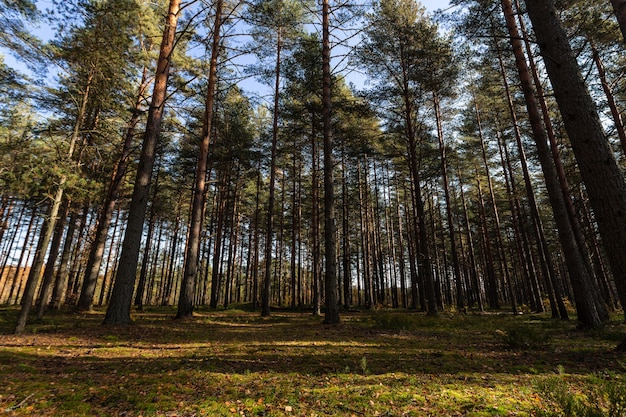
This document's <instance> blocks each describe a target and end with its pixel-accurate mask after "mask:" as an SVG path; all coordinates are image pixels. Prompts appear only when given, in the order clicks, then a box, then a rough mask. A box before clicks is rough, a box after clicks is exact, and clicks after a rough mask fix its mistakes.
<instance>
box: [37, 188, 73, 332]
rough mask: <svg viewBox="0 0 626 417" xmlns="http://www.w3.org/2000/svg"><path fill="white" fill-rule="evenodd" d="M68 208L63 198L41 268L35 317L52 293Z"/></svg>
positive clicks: (67, 202) (40, 314) (40, 315)
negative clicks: (41, 275) (46, 257)
mask: <svg viewBox="0 0 626 417" xmlns="http://www.w3.org/2000/svg"><path fill="white" fill-rule="evenodd" d="M69 209H70V202H69V201H67V200H65V201H64V203H63V204H62V208H61V210H60V216H59V219H58V220H57V224H56V226H55V228H54V235H53V236H52V242H51V244H50V252H49V254H48V259H47V260H46V267H45V268H44V270H43V282H42V284H41V290H40V291H39V301H38V303H37V304H38V305H37V319H39V320H41V319H42V318H43V315H44V313H45V312H46V309H47V308H48V300H49V299H50V296H51V294H52V287H53V286H54V267H55V265H56V261H57V258H58V256H59V250H60V249H61V241H62V240H63V233H64V231H65V221H66V219H67V214H68V212H69Z"/></svg>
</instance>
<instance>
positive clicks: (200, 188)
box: [176, 0, 223, 319]
mask: <svg viewBox="0 0 626 417" xmlns="http://www.w3.org/2000/svg"><path fill="white" fill-rule="evenodd" d="M222 5H223V1H222V0H217V2H216V3H215V23H214V24H213V42H212V45H211V62H210V64H209V81H208V86H207V95H206V102H205V105H204V118H203V120H202V138H201V139H200V149H199V154H198V163H197V165H196V179H195V184H194V190H193V200H192V203H191V206H192V207H191V219H190V221H189V232H188V237H187V245H186V253H185V266H184V269H183V278H182V284H181V287H180V298H179V299H178V312H177V313H176V318H177V319H184V318H188V317H191V316H192V315H193V308H194V304H195V303H194V298H195V294H196V280H197V274H198V260H199V254H200V235H201V233H202V223H203V218H204V206H205V199H206V190H205V188H206V179H207V167H208V161H209V143H210V140H211V124H212V121H213V108H214V102H215V97H214V96H215V85H216V83H217V58H218V56H219V51H220V32H221V25H222V19H223V17H222Z"/></svg>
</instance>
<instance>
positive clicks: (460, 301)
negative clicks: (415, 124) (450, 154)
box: [433, 93, 465, 311]
mask: <svg viewBox="0 0 626 417" xmlns="http://www.w3.org/2000/svg"><path fill="white" fill-rule="evenodd" d="M433 103H434V106H435V118H436V122H437V137H438V139H439V155H440V156H441V175H442V179H443V191H444V197H445V200H446V219H447V221H448V236H449V238H450V252H451V255H452V269H453V271H454V281H455V283H456V307H457V309H458V311H462V310H463V309H464V308H465V300H464V298H463V292H462V291H463V285H462V284H461V280H462V277H461V266H460V263H459V254H458V251H457V247H456V232H455V226H454V221H453V219H452V204H451V202H450V184H449V181H448V166H447V165H448V163H447V159H446V146H445V144H444V140H443V126H442V123H441V114H440V105H439V96H438V95H437V94H436V93H433Z"/></svg>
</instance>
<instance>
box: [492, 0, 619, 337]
mask: <svg viewBox="0 0 626 417" xmlns="http://www.w3.org/2000/svg"><path fill="white" fill-rule="evenodd" d="M501 3H502V7H503V12H504V15H505V18H506V21H507V28H508V30H509V34H510V36H511V39H510V40H511V44H512V46H513V51H514V53H515V57H516V65H517V68H518V72H519V75H520V81H521V83H522V89H523V92H524V97H525V100H526V106H527V110H528V114H529V119H530V124H531V128H532V130H533V136H534V138H535V143H536V144H537V153H538V156H539V160H540V162H541V166H542V170H543V172H544V178H545V181H546V187H547V190H548V196H549V198H550V203H551V205H552V208H553V214H554V219H555V222H556V224H557V229H558V234H559V240H560V242H561V244H562V246H563V251H564V256H565V260H566V263H567V268H568V272H569V274H570V279H571V281H572V286H573V288H574V293H575V298H576V307H577V311H578V320H579V322H580V323H581V324H582V325H583V326H589V327H597V326H600V325H601V324H602V317H601V315H600V311H599V306H598V305H597V300H596V299H595V297H593V294H594V292H596V293H597V289H596V288H594V287H593V285H594V284H593V283H592V282H591V279H590V277H589V274H588V273H587V268H586V265H585V262H584V261H583V259H582V253H581V251H580V248H579V247H578V245H577V242H576V238H575V236H574V233H573V231H572V227H571V222H570V219H569V217H568V213H567V209H566V206H565V202H564V197H563V193H562V190H561V187H560V184H559V183H558V179H557V174H556V169H555V167H554V161H553V160H552V156H551V151H550V149H549V147H548V141H547V135H546V131H545V128H544V126H543V122H542V119H541V112H540V110H539V106H538V104H537V100H536V97H535V91H534V88H533V86H532V80H531V77H530V72H529V68H528V65H527V63H526V60H525V57H524V54H523V51H522V48H523V45H522V41H521V39H520V36H519V32H518V30H517V25H516V22H515V17H514V14H513V7H512V3H511V0H502V2H501ZM527 3H528V4H527V7H528V9H529V11H530V9H531V8H535V10H534V12H535V13H541V16H537V15H534V17H535V19H538V20H539V21H541V22H542V23H543V24H544V27H541V29H543V30H544V31H546V32H549V33H551V35H552V36H546V38H545V39H542V40H540V41H539V43H540V47H541V49H542V52H544V56H558V57H560V58H561V59H560V61H564V62H565V61H567V56H566V55H567V51H565V50H564V49H560V50H558V51H554V50H552V49H550V48H549V49H550V50H549V51H548V50H544V49H545V48H546V46H545V45H546V43H545V42H546V40H547V39H549V38H551V37H552V40H554V36H559V37H561V38H560V39H557V40H556V42H561V40H562V41H564V42H565V44H566V45H567V48H568V49H569V44H568V43H567V37H566V35H565V32H564V31H563V30H562V27H561V26H560V22H559V21H558V19H556V15H555V14H553V15H552V18H551V17H550V12H549V10H548V9H545V8H544V6H538V2H536V0H535V1H534V2H531V1H528V2H527ZM547 3H552V2H551V1H546V4H547ZM531 4H532V6H531ZM542 4H543V3H542ZM539 9H540V10H541V12H538V10H539ZM544 13H545V15H544ZM552 13H555V10H554V9H553V10H552ZM532 16H533V15H532V14H531V17H532ZM548 26H550V27H548ZM553 26H556V27H558V28H559V29H560V32H559V33H554V32H553V31H554V30H555V28H554V27H553ZM541 29H540V30H537V28H536V29H535V31H536V34H537V36H538V37H540V34H541V33H542V32H541ZM548 42H550V41H549V40H548ZM561 46H563V45H561ZM546 52H548V53H547V54H546ZM555 53H556V54H555ZM569 55H570V57H571V60H572V62H573V67H571V68H570V70H573V71H574V73H575V74H578V75H580V73H579V72H578V65H577V63H576V60H575V58H574V57H573V55H572V54H571V50H569ZM564 62H562V63H561V64H560V65H563V64H564ZM572 62H569V64H572ZM545 64H546V68H549V67H551V66H553V62H552V60H550V59H546V60H545ZM560 65H559V66H560ZM557 71H558V72H559V74H560V75H561V76H566V75H569V74H568V73H567V71H565V72H563V71H562V70H561V69H558V70H557ZM550 72H551V71H550V70H549V71H548V73H549V74H550ZM552 72H553V74H552V77H554V68H552ZM552 77H551V78H552ZM557 78H558V77H557ZM574 78H575V77H574ZM559 81H562V80H561V79H559ZM567 81H568V85H569V84H570V83H571V84H575V79H572V78H571V77H570V78H568V80H567ZM580 83H581V85H579V86H578V87H579V88H582V90H584V92H585V93H586V94H587V96H588V93H587V92H586V88H585V86H584V83H583V81H582V78H581V79H580ZM557 85H558V83H557V84H556V85H555V84H554V83H553V87H554V88H555V95H556V97H557V102H559V106H560V107H561V103H560V102H562V101H563V96H560V94H562V93H565V95H567V96H568V97H567V99H566V101H568V99H574V100H575V101H576V103H567V104H566V105H565V109H566V110H567V111H563V110H564V108H562V107H561V112H562V114H563V119H564V122H565V124H566V128H567V126H568V124H571V121H570V122H568V119H571V117H572V116H574V115H575V114H576V113H578V116H574V117H582V113H584V112H581V111H580V109H578V106H579V105H581V104H583V103H582V102H581V98H582V97H580V96H579V97H574V96H573V95H570V92H569V90H568V91H558V89H557ZM560 87H562V88H564V89H565V90H567V89H568V88H570V89H575V88H576V87H572V86H569V87H566V86H565V85H563V86H560ZM583 95H584V94H583ZM588 97H589V105H590V107H587V110H591V109H592V110H591V112H592V113H594V114H596V119H597V113H595V107H594V104H593V102H592V100H591V97H590V96H588ZM585 116H588V114H587V113H585ZM588 121H589V122H591V120H588ZM570 128H571V125H570ZM576 128H577V129H582V128H583V126H581V125H577V127H576ZM598 128H600V134H601V139H602V140H604V142H605V144H606V147H607V148H608V142H606V139H605V138H604V136H603V134H602V129H601V127H600V125H599V120H598ZM568 133H569V134H570V139H571V141H572V145H574V143H575V142H576V138H575V137H574V138H572V137H571V134H572V133H578V132H570V129H568ZM579 140H581V142H589V141H588V139H587V138H579ZM587 144H588V143H587ZM579 146H580V145H579ZM583 146H585V145H583ZM575 152H576V149H575ZM583 153H586V152H585V151H583ZM609 155H610V157H611V158H613V155H612V153H611V152H610V151H609ZM577 157H578V155H577ZM613 161H615V160H614V159H613ZM615 166H616V168H617V165H615ZM585 168H586V167H585V166H584V165H582V164H581V169H582V171H583V178H584V177H585V175H586V174H588V173H585ZM589 168H592V167H591V166H589ZM594 168H595V167H594ZM617 169H618V170H619V168H617ZM591 177H593V175H591ZM620 177H621V182H622V184H621V187H622V188H623V189H624V194H623V200H624V212H623V213H622V217H624V216H626V185H625V184H624V179H623V176H621V172H620ZM588 185H590V184H588ZM603 197H604V196H603ZM622 220H623V219H622ZM622 228H623V229H624V232H625V233H624V234H623V235H622V236H623V237H626V227H624V225H622ZM622 242H623V240H622ZM625 266H626V262H625ZM624 270H625V271H626V268H625V269H624Z"/></svg>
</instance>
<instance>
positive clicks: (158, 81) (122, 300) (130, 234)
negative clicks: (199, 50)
mask: <svg viewBox="0 0 626 417" xmlns="http://www.w3.org/2000/svg"><path fill="white" fill-rule="evenodd" d="M180 3H181V0H170V3H169V8H168V12H167V18H166V22H165V28H164V29H163V38H162V41H161V47H160V51H159V58H158V60H157V71H156V76H155V79H154V89H153V92H152V102H151V103H150V109H149V111H148V120H147V122H146V131H145V132H144V135H143V144H142V148H141V156H140V158H139V166H138V167H137V175H136V178H135V186H134V188H133V196H132V199H131V202H130V207H129V211H128V222H127V226H126V233H125V234H124V243H123V245H122V253H121V255H120V259H119V265H120V267H119V268H118V270H117V274H116V276H115V283H114V286H113V292H112V294H111V302H110V304H109V307H108V308H107V311H106V315H105V318H104V324H112V325H115V324H130V323H132V320H131V318H130V307H131V304H132V299H133V290H134V286H135V280H136V276H137V263H138V262H139V249H140V246H141V235H142V234H143V222H144V219H145V217H146V207H147V205H148V195H149V192H150V181H151V179H152V168H153V167H154V161H155V155H156V148H157V143H158V139H159V134H160V132H161V122H162V120H163V114H164V110H165V100H166V98H167V80H168V78H169V72H170V63H171V59H172V53H173V51H174V46H175V38H176V25H177V23H178V16H179V11H180Z"/></svg>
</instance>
